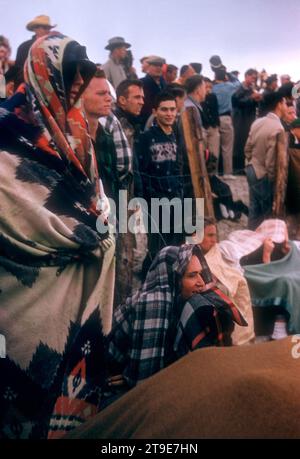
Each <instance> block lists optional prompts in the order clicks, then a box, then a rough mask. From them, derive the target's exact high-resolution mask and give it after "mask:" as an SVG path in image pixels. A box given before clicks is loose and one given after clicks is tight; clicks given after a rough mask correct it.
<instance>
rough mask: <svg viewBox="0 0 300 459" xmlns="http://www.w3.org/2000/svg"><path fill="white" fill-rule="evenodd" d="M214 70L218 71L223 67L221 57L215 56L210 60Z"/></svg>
mask: <svg viewBox="0 0 300 459" xmlns="http://www.w3.org/2000/svg"><path fill="white" fill-rule="evenodd" d="M209 63H210V66H211V68H212V70H214V69H218V68H220V67H222V66H223V64H222V61H221V58H220V56H217V55H214V56H211V58H210V59H209Z"/></svg>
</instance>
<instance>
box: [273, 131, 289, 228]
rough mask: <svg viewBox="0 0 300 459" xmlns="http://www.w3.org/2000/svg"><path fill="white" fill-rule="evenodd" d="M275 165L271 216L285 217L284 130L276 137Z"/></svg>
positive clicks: (285, 169)
mask: <svg viewBox="0 0 300 459" xmlns="http://www.w3.org/2000/svg"><path fill="white" fill-rule="evenodd" d="M276 149H277V151H276V165H275V183H274V199H273V209H272V210H273V216H274V217H275V218H282V219H283V218H284V217H285V196H286V186H287V175H288V156H287V155H288V154H287V138H286V134H285V132H280V133H279V134H278V135H277V139H276Z"/></svg>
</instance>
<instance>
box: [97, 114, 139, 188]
mask: <svg viewBox="0 0 300 459" xmlns="http://www.w3.org/2000/svg"><path fill="white" fill-rule="evenodd" d="M99 122H100V123H101V125H102V126H103V127H104V128H105V129H106V130H107V131H108V132H109V133H110V134H111V135H112V137H113V141H114V144H115V148H116V154H117V158H116V159H117V173H118V177H119V182H120V188H121V189H127V188H128V186H129V184H130V183H131V180H132V151H131V148H130V146H129V143H128V140H127V137H126V135H125V134H124V131H123V129H122V126H121V124H120V121H119V120H118V118H117V117H116V116H115V115H114V114H113V113H111V114H110V115H108V116H106V117H102V118H99Z"/></svg>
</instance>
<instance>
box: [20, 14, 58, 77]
mask: <svg viewBox="0 0 300 459" xmlns="http://www.w3.org/2000/svg"><path fill="white" fill-rule="evenodd" d="M54 27H56V24H55V25H51V23H50V18H49V16H45V15H43V14H42V15H40V16H36V17H35V18H34V19H33V20H32V21H30V22H28V24H27V25H26V29H27V30H29V31H32V32H34V35H33V36H32V38H31V39H30V40H27V41H24V43H21V45H20V46H19V47H18V49H17V57H16V63H15V65H16V66H17V67H18V68H19V69H23V67H24V64H25V61H26V59H27V56H28V52H29V50H30V48H31V46H32V45H33V43H34V42H35V40H36V39H37V38H40V37H43V36H44V35H47V34H48V33H49V32H50V30H51V29H53V28H54Z"/></svg>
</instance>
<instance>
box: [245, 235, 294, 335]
mask: <svg viewBox="0 0 300 459" xmlns="http://www.w3.org/2000/svg"><path fill="white" fill-rule="evenodd" d="M244 269H245V277H246V279H247V282H248V284H249V289H250V292H251V299H252V304H253V305H254V306H281V307H283V308H285V309H286V310H287V311H288V313H289V316H290V319H289V323H288V325H289V330H290V332H291V333H300V251H299V249H298V248H297V247H296V245H295V244H294V243H293V242H290V251H289V252H288V253H287V254H286V255H285V257H283V258H281V259H280V260H276V261H271V262H270V263H267V264H257V265H248V266H245V267H244Z"/></svg>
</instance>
